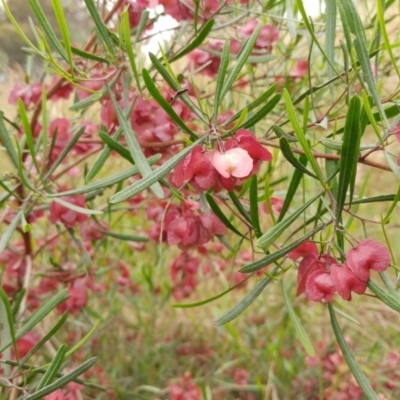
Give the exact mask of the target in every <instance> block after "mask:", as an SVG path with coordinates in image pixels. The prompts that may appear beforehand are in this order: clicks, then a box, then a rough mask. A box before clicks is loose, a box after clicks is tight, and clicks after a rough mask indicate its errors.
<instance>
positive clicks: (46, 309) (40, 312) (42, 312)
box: [0, 289, 68, 353]
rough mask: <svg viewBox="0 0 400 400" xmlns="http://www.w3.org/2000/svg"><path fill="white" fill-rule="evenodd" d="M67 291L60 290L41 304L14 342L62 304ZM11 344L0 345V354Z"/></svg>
mask: <svg viewBox="0 0 400 400" xmlns="http://www.w3.org/2000/svg"><path fill="white" fill-rule="evenodd" d="M67 292H68V289H62V290H61V291H60V292H58V293H57V294H56V295H55V296H54V297H52V298H51V299H50V300H49V301H47V302H46V303H44V304H42V305H41V306H40V307H39V308H38V309H37V310H36V311H35V312H34V313H33V314H32V315H31V316H30V317H29V318H28V320H27V321H25V323H24V324H23V326H22V327H21V328H20V329H19V330H18V331H17V333H16V334H15V340H18V339H19V338H21V337H22V336H24V335H25V334H26V333H28V332H29V331H30V330H31V329H32V328H33V327H34V326H35V325H37V324H38V323H39V322H41V321H42V320H43V319H44V317H46V315H47V314H49V313H50V311H52V310H53V309H54V308H56V307H57V306H58V305H59V304H60V303H61V302H63V301H64V300H65V299H66V297H67ZM10 344H11V343H6V344H5V345H4V344H3V343H1V344H0V345H1V348H0V353H1V352H2V351H3V350H4V349H6V348H7V347H8V346H10Z"/></svg>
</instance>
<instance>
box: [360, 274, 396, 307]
mask: <svg viewBox="0 0 400 400" xmlns="http://www.w3.org/2000/svg"><path fill="white" fill-rule="evenodd" d="M368 288H369V289H370V290H371V292H373V293H374V294H375V295H376V297H378V299H379V300H381V301H382V302H383V303H385V304H386V305H387V306H389V307H390V308H392V309H393V310H395V311H397V312H398V313H400V299H399V297H398V296H394V295H393V294H391V293H390V292H387V291H386V290H384V289H382V288H381V287H380V286H379V285H378V284H377V283H376V282H375V281H374V280H372V279H369V281H368Z"/></svg>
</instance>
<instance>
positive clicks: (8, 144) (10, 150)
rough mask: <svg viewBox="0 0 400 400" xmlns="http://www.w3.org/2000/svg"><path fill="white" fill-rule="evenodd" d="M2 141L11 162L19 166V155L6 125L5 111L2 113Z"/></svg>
mask: <svg viewBox="0 0 400 400" xmlns="http://www.w3.org/2000/svg"><path fill="white" fill-rule="evenodd" d="M0 140H1V142H2V143H3V146H4V148H5V149H6V151H7V154H8V156H9V157H10V158H11V161H12V162H13V164H14V165H15V166H16V167H17V166H18V155H17V152H16V151H15V149H14V146H13V144H12V141H11V138H10V134H9V133H8V131H7V128H6V126H5V124H4V113H3V111H0Z"/></svg>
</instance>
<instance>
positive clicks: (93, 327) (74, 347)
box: [65, 319, 101, 357]
mask: <svg viewBox="0 0 400 400" xmlns="http://www.w3.org/2000/svg"><path fill="white" fill-rule="evenodd" d="M100 322H101V319H98V320H97V321H96V322H95V323H94V324H93V326H92V327H91V328H90V330H89V332H87V333H86V335H85V336H84V337H83V338H82V339H80V340H79V342H78V343H76V344H75V345H74V346H73V347H72V348H71V349H69V350H68V351H67V353H66V354H65V356H66V357H69V356H70V355H71V354H73V353H75V352H76V351H77V350H79V349H80V348H81V347H82V346H83V345H84V344H85V343H86V342H87V341H88V340H89V339H90V338H91V336H92V335H93V333H95V332H96V329H97V328H98V326H99V325H100Z"/></svg>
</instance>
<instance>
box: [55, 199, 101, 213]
mask: <svg viewBox="0 0 400 400" xmlns="http://www.w3.org/2000/svg"><path fill="white" fill-rule="evenodd" d="M53 201H54V202H56V203H58V204H61V205H62V206H64V207H66V208H68V209H70V210H72V211H76V212H77V213H80V214H85V215H99V214H103V211H100V210H90V209H88V208H83V207H79V206H77V205H76V204H73V203H70V202H69V201H65V200H63V199H61V198H57V197H53Z"/></svg>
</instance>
